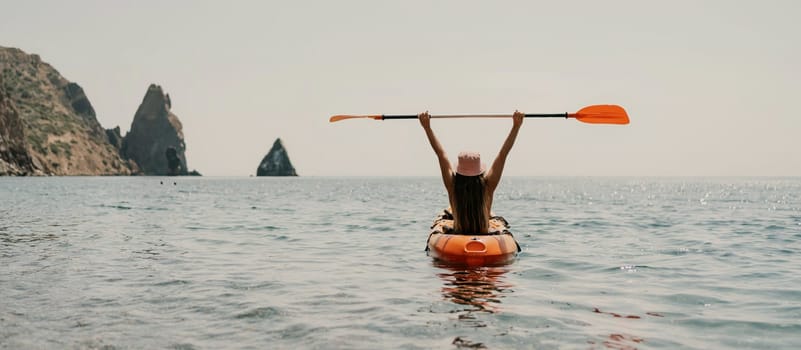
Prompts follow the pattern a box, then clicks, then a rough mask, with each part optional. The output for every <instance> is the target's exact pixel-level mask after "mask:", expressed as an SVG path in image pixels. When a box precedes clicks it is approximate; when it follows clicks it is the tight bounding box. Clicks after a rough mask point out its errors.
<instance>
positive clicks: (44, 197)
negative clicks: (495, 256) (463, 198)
mask: <svg viewBox="0 0 801 350" xmlns="http://www.w3.org/2000/svg"><path fill="white" fill-rule="evenodd" d="M446 202H447V197H446V194H445V191H444V188H443V186H442V184H441V181H440V180H439V179H438V178H436V177H419V178H414V177H408V178H392V177H377V178H370V177H365V178H359V177H352V178H333V177H317V178H315V177H299V178H214V177H197V178H196V177H180V178H176V177H49V178H47V177H38V178H0V348H3V349H74V348H77V349H484V348H487V349H799V348H801V178H726V177H721V178H625V177H623V178H603V177H597V178H596V177H586V178H584V177H573V178H556V177H554V178H550V177H507V178H504V180H503V182H502V183H501V185H500V188H499V189H498V191H497V193H496V197H495V207H494V208H493V209H494V211H495V213H496V214H499V215H502V216H504V217H506V219H507V220H508V221H509V222H510V224H511V226H512V231H513V232H514V233H515V235H516V237H517V239H518V241H519V243H520V245H521V246H522V249H523V251H522V253H521V254H520V255H519V256H518V258H517V260H516V261H515V262H513V263H511V264H509V265H506V266H501V267H487V268H476V269H465V268H460V267H454V266H446V265H442V264H440V263H438V262H435V261H433V260H432V259H431V258H430V257H428V256H426V253H425V252H424V247H425V242H426V238H427V235H428V232H429V227H430V225H431V221H432V219H433V218H434V216H435V214H437V213H438V212H439V211H440V210H442V209H443V208H444V206H445V203H446Z"/></svg>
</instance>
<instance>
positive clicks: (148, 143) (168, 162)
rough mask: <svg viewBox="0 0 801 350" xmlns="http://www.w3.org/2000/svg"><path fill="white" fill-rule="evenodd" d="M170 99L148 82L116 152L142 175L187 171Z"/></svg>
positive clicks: (183, 172) (180, 126)
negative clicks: (131, 161) (131, 121)
mask: <svg viewBox="0 0 801 350" xmlns="http://www.w3.org/2000/svg"><path fill="white" fill-rule="evenodd" d="M171 106H172V102H171V101H170V99H169V97H168V95H166V94H164V91H163V90H162V89H161V86H158V85H155V84H151V85H150V87H148V89H147V93H145V98H144V99H143V100H142V104H141V105H139V109H137V110H136V115H134V120H133V123H132V124H131V130H130V131H129V132H128V133H127V134H126V135H125V137H124V138H123V139H122V147H121V148H120V154H122V156H123V157H125V158H127V159H131V160H133V161H135V162H136V164H137V165H139V169H140V171H141V172H142V174H143V175H187V173H188V172H187V167H186V157H185V155H184V152H185V151H186V145H185V144H184V134H183V130H182V129H183V126H182V125H181V121H180V120H178V117H177V116H176V115H175V114H173V113H172V112H170V108H171Z"/></svg>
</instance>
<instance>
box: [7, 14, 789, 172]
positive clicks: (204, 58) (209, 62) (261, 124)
mask: <svg viewBox="0 0 801 350" xmlns="http://www.w3.org/2000/svg"><path fill="white" fill-rule="evenodd" d="M0 10H2V14H0V18H2V20H0V46H11V47H18V48H21V49H22V50H24V51H26V52H28V53H36V54H39V55H40V56H41V57H42V59H43V60H44V61H45V62H48V63H50V64H52V65H53V66H54V67H55V68H56V69H58V70H59V72H61V74H62V75H64V77H65V78H67V79H69V80H71V81H75V82H77V83H79V84H80V85H81V86H82V87H83V88H84V90H85V91H86V93H87V95H88V96H89V99H90V101H91V102H92V104H93V105H94V107H95V110H96V111H97V118H98V120H99V121H100V123H101V124H102V125H103V127H106V128H111V127H114V126H117V125H119V126H120V127H121V128H122V132H123V134H124V133H125V132H126V131H127V130H128V129H129V128H130V124H131V121H132V120H133V116H134V113H135V111H136V108H137V107H138V105H139V103H140V102H141V101H142V98H143V97H144V94H145V91H146V89H147V87H148V85H149V84H151V83H156V84H159V85H161V86H162V87H163V88H164V89H165V91H166V92H168V93H169V94H170V96H171V98H172V105H173V109H172V110H173V112H174V113H175V114H176V115H178V117H179V118H180V120H181V122H182V123H183V126H184V130H183V131H184V136H185V139H186V146H187V152H186V155H187V161H188V165H189V168H191V169H197V170H199V171H200V172H201V173H203V174H204V175H234V176H247V175H250V174H255V171H256V167H257V165H258V163H259V161H260V160H261V158H262V157H263V156H264V155H265V154H266V153H267V151H268V150H269V148H270V146H271V145H272V143H273V141H274V140H275V138H276V137H280V138H281V139H282V140H283V141H284V144H285V146H286V147H287V151H288V152H289V155H290V158H291V160H292V162H293V164H294V166H295V168H296V169H297V171H298V173H299V174H300V175H390V176H392V175H430V176H436V175H438V168H437V165H436V158H435V156H434V154H433V152H432V151H431V149H430V147H429V145H428V143H427V141H426V138H425V135H424V133H423V131H422V129H421V128H420V125H419V123H418V122H417V121H414V120H400V121H381V122H379V121H372V120H348V121H342V122H338V123H334V124H330V123H329V122H328V117H329V116H330V115H332V114H380V113H384V114H416V113H418V112H421V111H424V110H429V111H430V112H431V113H432V114H456V113H511V112H512V111H514V110H515V109H519V110H521V111H523V112H529V113H560V112H573V111H576V110H578V109H579V108H581V107H583V106H585V105H591V104H619V105H622V106H624V107H625V108H626V109H627V110H628V112H629V115H630V117H631V121H632V122H631V124H630V125H627V126H606V125H590V124H583V123H580V122H577V121H574V120H564V119H553V120H546V119H527V120H526V121H525V123H524V124H523V128H522V129H521V131H520V135H519V137H518V141H517V144H516V145H515V147H514V149H513V150H512V153H511V155H510V156H509V160H508V162H507V168H506V172H505V174H506V175H579V176H594V175H637V176H639V175H657V176H662V175H795V176H798V175H801V115H799V112H798V111H799V108H798V107H797V105H796V103H798V102H799V101H801V84H800V83H799V82H801V63H799V62H801V21H799V20H798V18H801V1H695V0H694V1H641V0H632V1H597V0H591V1H408V0H405V1H213V2H212V1H194V0H193V1H105V0H98V1H60V0H59V1H22V0H19V1H15V0H6V1H3V3H2V5H0ZM432 126H433V128H434V130H435V131H436V132H437V134H438V135H439V136H440V140H441V141H442V143H443V145H444V146H445V148H446V150H447V151H448V153H449V154H450V155H451V156H452V157H455V155H456V154H457V153H458V152H459V151H460V150H475V151H479V152H481V154H482V155H483V157H484V158H485V159H486V162H488V163H489V162H491V160H492V157H494V156H495V154H496V153H497V151H498V148H499V147H500V145H501V143H502V142H503V140H504V138H505V137H506V134H507V132H508V130H509V127H510V126H511V120H505V119H502V120H465V119H461V120H434V121H432Z"/></svg>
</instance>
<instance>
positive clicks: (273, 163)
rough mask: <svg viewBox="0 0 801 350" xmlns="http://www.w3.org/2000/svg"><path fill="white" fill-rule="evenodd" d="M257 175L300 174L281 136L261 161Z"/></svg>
mask: <svg viewBox="0 0 801 350" xmlns="http://www.w3.org/2000/svg"><path fill="white" fill-rule="evenodd" d="M256 176H298V174H297V173H296V172H295V168H294V167H293V166H292V162H290V161H289V155H288V154H287V152H286V149H285V148H284V145H283V144H282V143H281V139H280V138H279V139H276V140H275V142H274V143H273V147H272V148H271V149H270V151H269V152H267V155H266V156H264V159H262V160H261V163H259V167H258V168H257V169H256Z"/></svg>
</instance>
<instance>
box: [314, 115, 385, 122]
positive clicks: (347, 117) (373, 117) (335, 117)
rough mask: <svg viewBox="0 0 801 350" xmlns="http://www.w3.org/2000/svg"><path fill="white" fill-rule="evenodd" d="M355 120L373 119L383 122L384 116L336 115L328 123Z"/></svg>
mask: <svg viewBox="0 0 801 350" xmlns="http://www.w3.org/2000/svg"><path fill="white" fill-rule="evenodd" d="M355 118H371V119H375V120H381V119H383V116H381V115H380V114H379V115H335V116H332V117H331V118H329V119H328V122H330V123H333V122H338V121H340V120H345V119H355Z"/></svg>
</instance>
